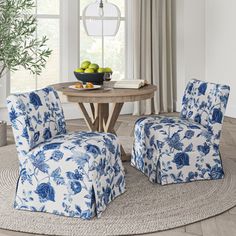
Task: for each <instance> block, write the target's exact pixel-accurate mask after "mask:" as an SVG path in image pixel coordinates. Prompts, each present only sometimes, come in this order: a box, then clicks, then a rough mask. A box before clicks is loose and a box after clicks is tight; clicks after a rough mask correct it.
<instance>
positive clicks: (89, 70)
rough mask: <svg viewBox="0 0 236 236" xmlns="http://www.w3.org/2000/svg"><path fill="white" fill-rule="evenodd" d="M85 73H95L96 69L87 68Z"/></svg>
mask: <svg viewBox="0 0 236 236" xmlns="http://www.w3.org/2000/svg"><path fill="white" fill-rule="evenodd" d="M84 73H94V69H92V68H87V69H86V70H84Z"/></svg>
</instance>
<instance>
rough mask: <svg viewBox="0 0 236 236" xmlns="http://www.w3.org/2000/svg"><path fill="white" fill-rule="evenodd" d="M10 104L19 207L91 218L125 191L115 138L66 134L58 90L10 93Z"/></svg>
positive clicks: (98, 134) (92, 134)
mask: <svg viewBox="0 0 236 236" xmlns="http://www.w3.org/2000/svg"><path fill="white" fill-rule="evenodd" d="M7 105H8V110H9V116H10V121H11V123H12V128H13V132H14V137H15V141H16V146H17V151H18V155H19V161H20V176H19V180H18V184H17V190H16V197H15V204H14V207H15V208H16V209H20V210H28V211H39V212H49V213H53V214H58V215H63V216H70V217H80V218H83V219H91V218H92V217H94V216H95V215H97V216H98V217H99V216H101V213H102V212H103V211H104V210H105V209H106V206H107V205H108V204H109V203H110V202H111V201H112V200H113V199H114V198H115V197H117V196H119V195H120V194H122V193H123V192H124V191H125V180H124V169H123V166H122V162H121V158H120V146H119V144H118V142H117V138H116V136H115V135H113V134H106V133H96V132H74V133H67V131H66V123H65V119H64V115H63V110H62V107H61V103H60V100H59V97H58V94H57V93H56V91H55V90H54V89H53V88H51V87H47V88H45V89H42V90H37V91H34V92H30V93H25V94H14V95H10V96H9V97H8V99H7Z"/></svg>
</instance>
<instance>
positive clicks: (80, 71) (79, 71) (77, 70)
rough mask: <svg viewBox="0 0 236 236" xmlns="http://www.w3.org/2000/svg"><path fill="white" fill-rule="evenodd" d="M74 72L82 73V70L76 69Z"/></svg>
mask: <svg viewBox="0 0 236 236" xmlns="http://www.w3.org/2000/svg"><path fill="white" fill-rule="evenodd" d="M75 72H77V73H84V69H82V68H78V69H76V70H75Z"/></svg>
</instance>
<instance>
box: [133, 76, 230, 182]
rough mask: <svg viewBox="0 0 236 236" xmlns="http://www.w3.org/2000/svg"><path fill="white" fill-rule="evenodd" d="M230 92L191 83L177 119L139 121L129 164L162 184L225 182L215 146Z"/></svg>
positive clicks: (217, 146) (194, 81)
mask: <svg viewBox="0 0 236 236" xmlns="http://www.w3.org/2000/svg"><path fill="white" fill-rule="evenodd" d="M229 91H230V88H229V86H226V85H220V84H213V83H206V82H203V81H199V80H195V79H194V80H191V81H190V82H189V83H188V85H187V88H186V90H185V93H184V97H183V102H182V111H181V114H180V117H179V118H177V117H162V116H150V117H143V118H140V119H138V120H137V121H136V124H135V141H134V146H133V152H132V159H131V165H132V166H134V167H136V168H137V169H138V170H140V171H142V172H143V173H144V174H145V175H147V176H148V178H149V180H150V181H151V182H153V183H159V184H161V185H166V184H171V183H183V182H190V181H195V180H204V179H221V178H223V176H224V172H223V167H222V163H221V158H220V150H219V142H220V134H221V128H222V123H223V118H224V113H225V109H226V105H227V101H228V97H229Z"/></svg>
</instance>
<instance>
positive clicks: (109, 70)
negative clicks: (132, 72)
mask: <svg viewBox="0 0 236 236" xmlns="http://www.w3.org/2000/svg"><path fill="white" fill-rule="evenodd" d="M104 72H105V73H112V69H111V68H109V67H106V68H104Z"/></svg>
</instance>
